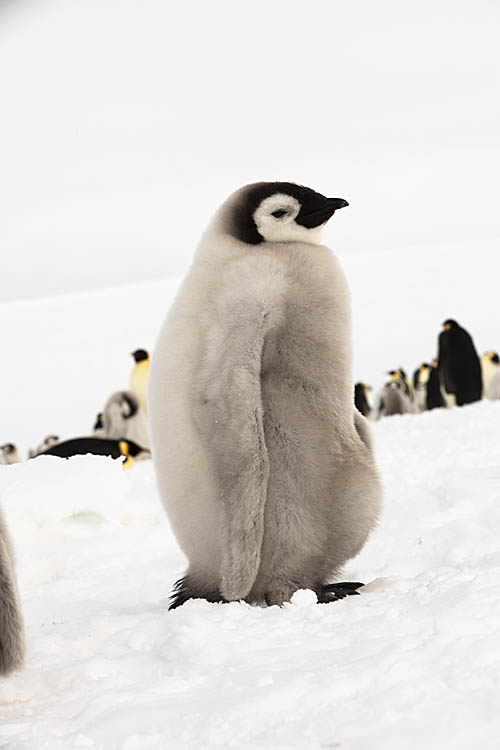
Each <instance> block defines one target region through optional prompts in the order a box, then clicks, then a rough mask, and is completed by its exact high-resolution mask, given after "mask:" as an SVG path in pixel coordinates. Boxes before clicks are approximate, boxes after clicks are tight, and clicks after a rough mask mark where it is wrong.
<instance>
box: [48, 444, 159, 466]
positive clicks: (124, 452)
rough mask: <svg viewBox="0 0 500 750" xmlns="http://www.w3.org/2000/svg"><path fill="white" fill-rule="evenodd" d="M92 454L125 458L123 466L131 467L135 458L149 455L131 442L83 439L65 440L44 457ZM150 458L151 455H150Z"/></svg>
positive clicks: (49, 450)
mask: <svg viewBox="0 0 500 750" xmlns="http://www.w3.org/2000/svg"><path fill="white" fill-rule="evenodd" d="M88 453H92V454H93V455H95V456H111V458H120V457H121V456H123V457H124V458H125V461H124V462H123V465H124V466H126V467H127V468H128V467H129V466H131V465H132V464H133V462H134V459H135V458H142V457H143V456H141V454H143V453H147V454H149V451H145V450H144V449H143V448H141V446H140V445H137V444H136V443H133V442H132V441H131V440H110V439H107V438H96V437H81V438H73V439H71V440H64V441H63V442H62V443H58V444H57V445H53V446H52V447H51V448H48V449H47V450H46V451H44V453H42V454H40V455H43V456H59V457H60V458H71V456H84V455H87V454H88ZM148 457H150V454H149V455H148Z"/></svg>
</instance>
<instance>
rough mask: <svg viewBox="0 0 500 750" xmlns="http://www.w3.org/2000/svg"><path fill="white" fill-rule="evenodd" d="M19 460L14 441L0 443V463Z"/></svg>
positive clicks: (13, 462) (12, 462) (11, 462)
mask: <svg viewBox="0 0 500 750" xmlns="http://www.w3.org/2000/svg"><path fill="white" fill-rule="evenodd" d="M20 461H21V458H20V456H19V452H18V450H17V448H16V446H15V445H14V443H4V444H3V445H0V464H4V465H5V464H18V463H19V462H20Z"/></svg>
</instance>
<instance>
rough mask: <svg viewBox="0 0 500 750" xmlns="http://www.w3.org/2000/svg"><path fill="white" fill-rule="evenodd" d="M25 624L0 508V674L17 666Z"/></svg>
mask: <svg viewBox="0 0 500 750" xmlns="http://www.w3.org/2000/svg"><path fill="white" fill-rule="evenodd" d="M24 651H25V645H24V627H23V618H22V614H21V605H20V603H19V594H18V591H17V581H16V574H15V569H14V550H13V547H12V542H11V539H10V536H9V532H8V529H7V525H6V523H5V519H4V517H3V515H2V510H1V508H0V675H6V674H9V672H12V671H14V670H15V669H20V668H21V667H22V665H23V660H24Z"/></svg>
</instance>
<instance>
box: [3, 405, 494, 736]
mask: <svg viewBox="0 0 500 750" xmlns="http://www.w3.org/2000/svg"><path fill="white" fill-rule="evenodd" d="M499 420H500V402H498V403H490V402H481V403H478V404H475V405H472V406H467V407H464V408H461V409H452V410H437V411H434V412H428V413H424V414H421V415H407V416H403V417H391V418H387V419H385V420H383V421H381V422H379V423H376V424H375V425H374V432H375V438H376V442H377V457H378V462H379V464H380V468H381V472H382V476H383V481H384V485H385V510H384V513H383V517H382V519H381V521H380V524H379V527H378V528H377V530H376V531H375V532H374V533H373V535H372V537H371V538H370V541H369V542H368V544H367V545H366V547H365V549H364V550H363V552H362V553H361V555H360V556H359V557H358V558H357V559H355V560H353V561H352V562H351V563H350V564H348V566H347V567H346V569H345V571H344V578H345V580H359V581H364V582H365V583H366V584H367V585H366V586H365V588H364V589H363V590H362V593H361V594H360V595H359V596H353V597H349V598H347V599H344V600H341V601H339V602H335V603H332V604H317V603H316V597H315V595H314V594H313V592H310V591H299V592H297V593H296V594H295V595H294V596H293V598H292V601H291V603H290V604H287V605H285V606H283V607H282V608H278V607H270V608H263V607H254V606H249V605H247V604H244V603H231V604H209V603H207V602H205V601H190V602H188V603H187V604H185V605H184V606H183V607H181V608H179V609H177V610H175V611H172V612H168V611H167V606H168V601H167V600H168V596H169V593H170V588H171V585H172V583H173V582H174V580H175V579H176V578H178V577H179V576H180V575H181V574H182V572H183V570H184V568H185V560H184V558H183V555H182V553H181V552H180V550H179V548H178V546H177V543H176V540H175V538H174V536H173V534H172V532H171V530H170V528H169V524H168V520H167V518H166V516H165V514H164V511H163V509H162V507H161V504H160V501H159V499H158V497H157V494H156V490H155V485H154V478H153V467H152V465H151V463H150V462H143V463H136V464H135V466H134V467H133V468H132V470H130V471H124V470H123V469H122V468H121V466H120V464H119V462H113V461H112V460H111V459H108V458H104V457H97V456H95V457H93V456H83V457H75V458H73V459H71V460H69V461H64V460H62V459H59V458H55V457H48V456H47V457H43V456H42V457H39V458H37V459H35V460H33V461H29V462H27V463H23V464H18V465H14V466H2V467H0V501H1V502H2V505H3V507H4V511H5V514H6V516H7V518H8V520H9V523H10V529H11V532H12V536H13V538H14V541H15V545H16V549H17V557H18V566H17V567H18V575H19V584H20V590H21V596H22V603H23V608H24V615H25V620H26V626H27V640H28V656H27V663H26V668H25V670H24V671H23V672H20V673H17V674H15V675H14V676H12V677H10V678H9V679H7V680H4V681H2V682H1V683H0V716H1V724H0V745H1V746H2V747H6V748H9V750H21V749H22V750H25V749H26V750H27V749H28V748H29V750H49V748H50V750H68V749H72V748H77V749H78V748H90V749H92V750H101V749H102V750H115V749H116V750H118V749H119V750H153V749H154V750H156V749H157V750H164V748H167V747H168V748H176V749H177V748H189V749H192V748H207V747H208V748H263V749H266V750H267V749H269V750H271V749H272V750H274V749H275V748H278V749H280V748H283V749H284V748H311V749H312V748H345V749H349V748H355V749H358V748H363V749H364V748H366V750H373V748H384V750H386V749H387V748H389V749H392V748H394V750H401V748H405V749H406V748H409V749H410V750H411V749H412V748H415V750H416V749H417V748H418V749H419V750H420V749H421V748H422V747H425V748H427V749H428V750H431V749H433V748H436V749H438V748H439V750H442V749H443V748H453V750H457V749H461V748H463V749H464V750H470V748H471V747H476V746H477V747H480V748H481V750H489V749H490V748H491V749H492V750H493V748H498V737H499V736H500V542H499V528H500V432H499V429H498V425H499Z"/></svg>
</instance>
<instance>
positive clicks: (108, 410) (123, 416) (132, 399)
mask: <svg viewBox="0 0 500 750" xmlns="http://www.w3.org/2000/svg"><path fill="white" fill-rule="evenodd" d="M101 422H102V428H103V437H106V438H110V439H114V440H131V441H133V442H134V443H137V445H140V446H141V447H142V448H144V449H149V434H148V420H147V417H146V414H145V413H144V411H143V410H142V409H141V407H140V406H139V399H138V398H137V396H136V394H135V393H133V392H132V391H116V393H113V394H112V395H111V396H110V397H109V399H108V400H107V402H106V405H105V407H104V410H103V412H102V419H101Z"/></svg>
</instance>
